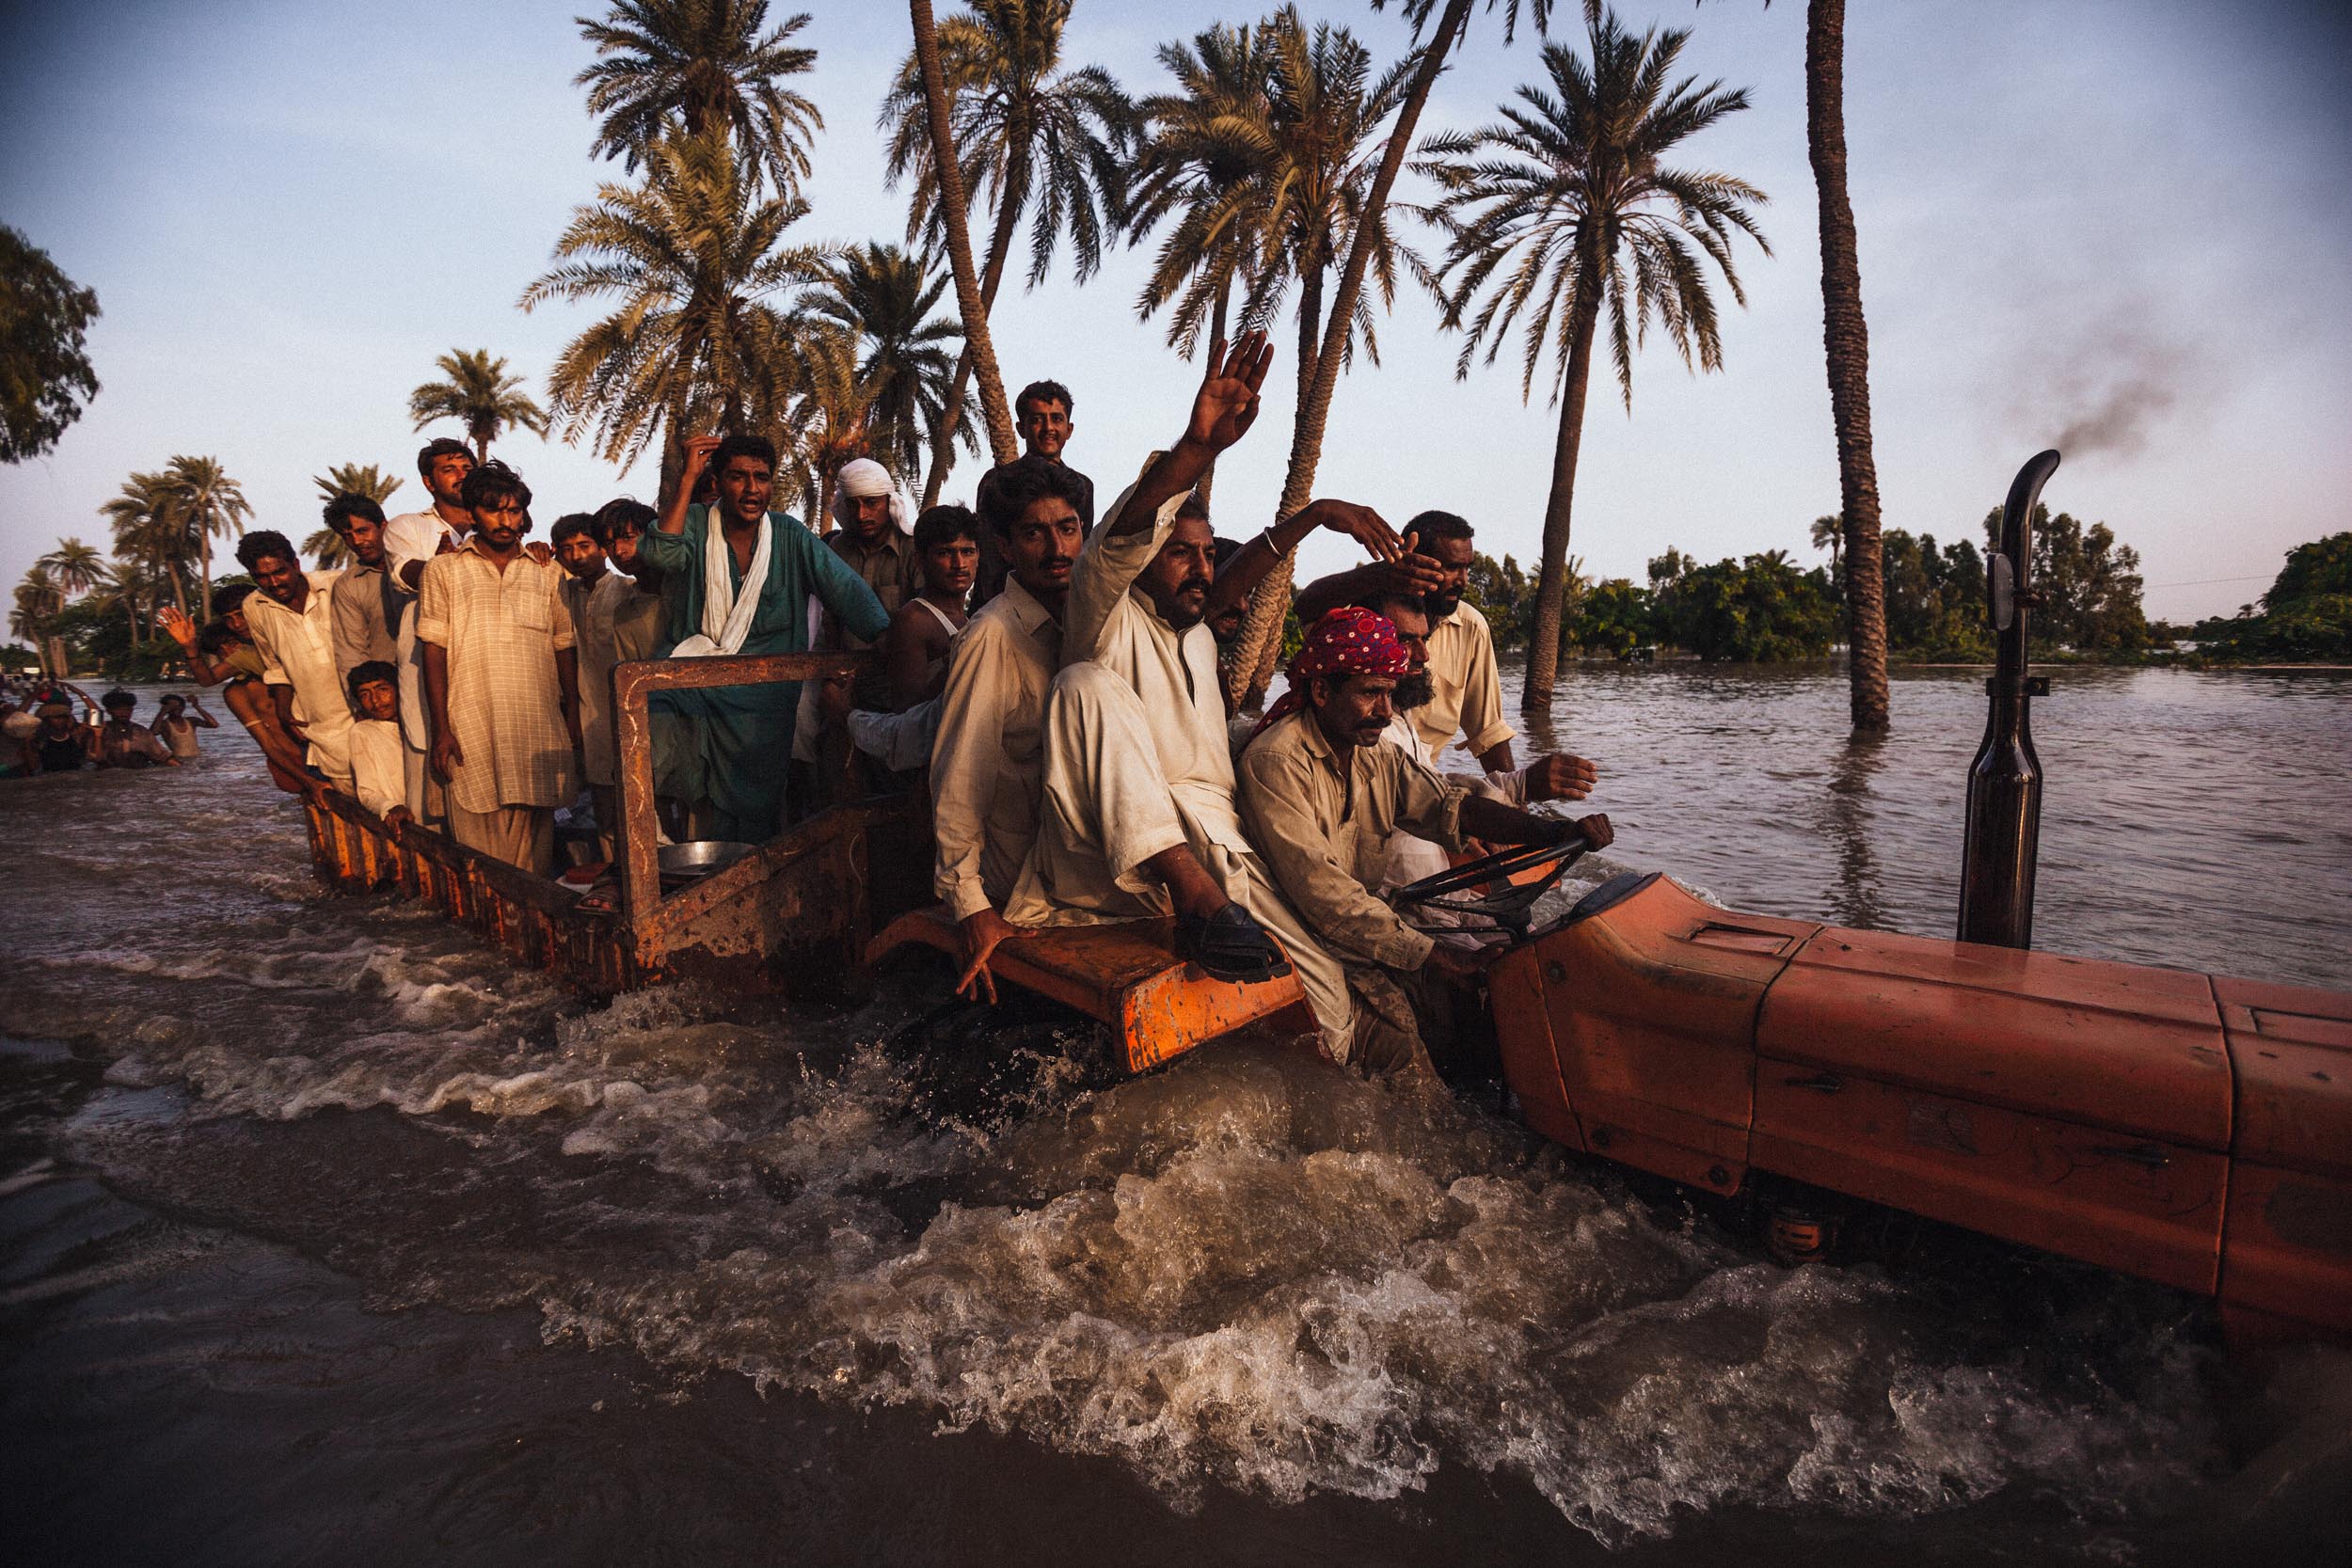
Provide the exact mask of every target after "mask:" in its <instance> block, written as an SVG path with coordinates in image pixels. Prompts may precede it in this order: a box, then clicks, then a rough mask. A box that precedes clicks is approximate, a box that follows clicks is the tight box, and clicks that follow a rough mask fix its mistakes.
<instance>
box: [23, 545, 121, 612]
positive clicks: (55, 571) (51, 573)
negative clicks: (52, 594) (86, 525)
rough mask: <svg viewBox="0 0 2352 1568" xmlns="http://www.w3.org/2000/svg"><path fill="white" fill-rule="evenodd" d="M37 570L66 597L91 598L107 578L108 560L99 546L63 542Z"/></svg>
mask: <svg viewBox="0 0 2352 1568" xmlns="http://www.w3.org/2000/svg"><path fill="white" fill-rule="evenodd" d="M33 564H34V567H35V569H36V570H39V571H40V572H43V573H45V574H47V577H48V579H49V581H50V582H51V583H53V584H55V585H56V588H57V590H58V591H59V592H60V593H61V594H63V595H64V596H65V597H66V598H72V596H73V595H74V594H87V593H88V592H89V590H90V589H92V588H93V587H95V586H97V584H98V583H99V582H100V580H101V579H103V578H104V577H105V575H106V558H105V557H104V556H103V555H102V554H101V553H99V550H98V547H97V546H95V545H86V544H84V543H82V541H81V540H79V539H60V540H58V541H57V547H56V549H54V550H51V551H50V552H49V553H48V554H47V555H44V556H42V557H41V558H40V560H39V561H37V562H34V563H33Z"/></svg>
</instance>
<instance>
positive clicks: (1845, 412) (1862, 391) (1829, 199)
mask: <svg viewBox="0 0 2352 1568" xmlns="http://www.w3.org/2000/svg"><path fill="white" fill-rule="evenodd" d="M1804 139H1805V150H1806V153H1807V155H1808V157H1809V158H1810V159H1811V161H1812V164H1813V188H1814V193H1815V195H1816V196H1817V197H1818V198H1820V212H1821V316H1822V322H1821V340H1822V342H1823V345H1824V346H1825V348H1826V349H1827V351H1828V358H1829V409H1830V422H1831V423H1832V424H1834V425H1835V426H1836V430H1837V494H1838V504H1839V506H1840V507H1841V508H1842V509H1843V512H1842V515H1844V517H1845V519H1846V677H1847V680H1848V682H1849V683H1850V692H1849V699H1848V701H1849V705H1850V708H1851V713H1852V716H1853V727H1854V728H1855V729H1856V730H1858V731H1862V732H1865V733H1870V734H1875V733H1878V732H1880V731H1883V730H1884V729H1886V728H1887V726H1888V724H1889V723H1890V720H1889V717H1888V712H1887V693H1886V561H1885V556H1884V553H1883V550H1882V549H1881V547H1880V543H1879V470H1878V460H1877V459H1876V457H1874V456H1873V455H1872V452H1871V446H1870V334H1869V327H1868V325H1867V323H1866V322H1865V321H1864V320H1863V318H1862V262H1861V259H1860V257H1859V256H1858V255H1857V254H1856V252H1855V248H1854V228H1853V202H1852V201H1851V198H1848V196H1847V195H1846V0H1810V3H1809V4H1808V5H1807V6H1806V8H1805V24H1804Z"/></svg>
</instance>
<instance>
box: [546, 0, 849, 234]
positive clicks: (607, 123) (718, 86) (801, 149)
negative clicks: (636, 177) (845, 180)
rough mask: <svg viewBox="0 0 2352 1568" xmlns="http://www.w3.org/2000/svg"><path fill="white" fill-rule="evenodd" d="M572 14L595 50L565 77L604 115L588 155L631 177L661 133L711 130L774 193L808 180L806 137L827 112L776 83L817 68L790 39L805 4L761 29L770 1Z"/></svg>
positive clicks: (685, 2)
mask: <svg viewBox="0 0 2352 1568" xmlns="http://www.w3.org/2000/svg"><path fill="white" fill-rule="evenodd" d="M574 20H575V21H576V22H577V23H578V24H579V25H580V35H581V36H582V37H583V38H585V39H587V40H588V41H589V42H591V43H593V44H595V45H596V54H597V55H598V56H600V57H599V58H598V59H597V61H596V64H594V65H592V66H590V67H589V68H588V69H587V70H585V71H581V72H580V74H579V75H578V76H576V77H574V78H573V79H572V84H573V86H575V87H586V88H587V89H588V112H589V113H590V114H593V115H599V116H601V117H603V118H602V119H601V120H600V121H599V122H598V124H597V126H596V142H595V144H594V145H593V146H592V147H590V148H589V153H590V155H591V156H594V157H602V158H614V157H617V158H619V159H620V160H621V166H622V167H623V168H624V169H626V170H628V172H629V173H631V174H634V173H635V172H636V171H637V166H638V165H639V164H641V163H644V162H648V161H649V160H650V158H651V155H652V150H653V148H654V147H655V145H656V144H657V143H659V142H660V141H662V140H663V139H664V138H666V137H668V136H670V135H674V134H675V133H678V132H683V133H684V134H685V135H689V136H698V135H702V134H703V133H704V132H706V131H716V132H718V133H719V135H721V136H723V137H726V138H730V139H732V140H733V141H734V143H735V144H736V145H737V146H738V147H739V148H740V149H741V150H742V152H743V156H744V158H745V160H746V162H748V163H749V164H750V165H751V166H752V167H753V169H754V171H755V176H756V177H758V178H761V179H764V180H765V181H766V182H768V183H769V184H770V185H771V186H772V187H773V189H774V190H775V193H776V194H777V195H778V196H789V195H792V194H794V193H796V192H797V191H798V190H799V189H800V184H801V182H802V181H803V180H805V179H806V178H808V173H809V162H808V147H807V143H808V140H809V138H810V137H811V136H812V135H814V134H815V133H817V132H818V131H821V130H823V129H824V125H825V117H824V116H823V115H821V114H819V113H818V112H817V105H816V104H815V103H811V102H809V100H808V99H806V98H804V97H803V96H802V95H801V94H799V93H797V92H791V91H787V89H786V88H784V87H781V86H779V85H778V84H779V83H780V82H781V81H782V79H783V78H785V77H787V76H801V75H805V74H807V73H808V72H809V71H812V70H814V69H815V67H816V65H817V51H816V50H814V49H805V48H801V47H798V46H796V45H794V44H793V43H792V42H791V39H792V36H793V35H794V34H795V33H798V32H799V31H800V30H801V29H802V28H803V27H805V26H807V25H808V14H807V13H806V12H805V11H803V12H802V13H801V14H799V15H797V16H793V17H789V18H787V20H786V21H785V23H784V24H783V25H782V26H780V27H777V28H776V29H775V30H773V31H772V32H768V33H762V32H761V30H760V29H761V28H762V27H763V26H765V25H766V24H767V20H768V4H767V0H615V3H614V5H613V7H612V14H611V15H609V16H608V17H606V19H605V20H604V21H602V22H591V21H589V20H588V19H587V18H586V17H577V18H575V19H574Z"/></svg>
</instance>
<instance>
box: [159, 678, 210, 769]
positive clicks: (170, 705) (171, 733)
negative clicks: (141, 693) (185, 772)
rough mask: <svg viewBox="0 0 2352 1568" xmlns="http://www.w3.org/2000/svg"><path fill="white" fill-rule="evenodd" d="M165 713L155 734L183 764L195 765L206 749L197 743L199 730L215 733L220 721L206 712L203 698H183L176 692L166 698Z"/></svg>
mask: <svg viewBox="0 0 2352 1568" xmlns="http://www.w3.org/2000/svg"><path fill="white" fill-rule="evenodd" d="M161 706H162V709H163V711H162V713H161V714H159V715H158V716H157V717H156V720H155V733H156V734H157V735H158V736H162V737H163V742H164V744H165V745H167V746H168V747H170V748H171V754H172V755H173V756H175V757H178V758H179V759H180V760H181V761H182V762H194V761H195V760H196V759H197V757H198V755H199V753H200V752H202V750H203V748H202V747H200V746H199V744H198V743H197V738H196V732H197V731H199V730H216V729H218V728H220V721H219V720H217V719H215V718H214V717H213V716H212V715H211V714H209V713H207V712H205V711H204V700H203V699H202V698H201V697H197V698H188V697H183V696H182V695H180V693H178V692H177V691H174V692H172V693H170V694H169V695H167V696H166V697H165V698H164V699H163V701H162V703H161Z"/></svg>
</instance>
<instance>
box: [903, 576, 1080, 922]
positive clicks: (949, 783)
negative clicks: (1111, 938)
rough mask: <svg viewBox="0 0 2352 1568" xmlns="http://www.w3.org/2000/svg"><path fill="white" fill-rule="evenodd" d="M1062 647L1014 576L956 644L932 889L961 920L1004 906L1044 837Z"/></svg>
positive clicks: (938, 765)
mask: <svg viewBox="0 0 2352 1568" xmlns="http://www.w3.org/2000/svg"><path fill="white" fill-rule="evenodd" d="M1061 643H1062V632H1061V625H1060V623H1059V622H1057V621H1056V620H1055V619H1054V616H1053V612H1052V611H1051V610H1047V609H1046V608H1045V607H1044V606H1043V605H1041V604H1040V603H1038V601H1037V599H1036V597H1035V596H1034V595H1033V594H1030V592H1029V591H1028V590H1027V589H1025V588H1024V587H1022V586H1021V583H1020V581H1019V579H1017V578H1006V579H1005V591H1004V592H1003V593H1001V594H997V595H996V597H994V598H993V599H991V600H989V601H988V603H986V604H984V605H982V606H981V607H980V608H979V609H978V610H975V611H974V612H973V614H972V618H971V619H970V620H968V621H966V622H965V623H964V625H963V629H962V630H961V631H960V632H958V633H957V634H956V636H955V639H954V641H952V642H950V643H949V644H948V649H947V688H946V691H945V692H943V693H942V694H941V697H940V711H939V737H938V739H937V740H935V741H934V742H932V745H931V818H932V824H933V827H934V830H935V832H936V836H937V838H938V845H939V848H938V860H937V863H936V866H935V869H934V874H933V879H932V883H933V888H934V890H935V891H936V892H937V893H938V895H939V897H940V899H941V901H942V902H944V903H945V904H946V906H947V908H948V911H950V912H951V913H953V914H954V915H955V917H956V918H957V919H958V920H963V919H967V918H969V917H970V916H972V915H974V914H977V913H978V912H979V911H981V910H984V909H999V910H1001V909H1002V908H1003V907H1004V903H1005V900H1006V898H1007V897H1008V896H1009V895H1010V894H1011V892H1012V885H1013V883H1014V881H1015V880H1016V879H1018V878H1019V877H1020V875H1021V863H1022V862H1023V861H1025V860H1026V859H1027V858H1028V855H1029V846H1030V844H1031V843H1032V842H1034V841H1035V839H1036V838H1037V813H1038V796H1039V793H1040V791H1041V788H1042V787H1043V785H1042V782H1041V776H1042V772H1043V769H1044V766H1045V763H1044V747H1045V736H1044V731H1045V698H1046V694H1047V693H1048V692H1049V691H1051V690H1052V689H1053V686H1054V674H1055V672H1056V671H1057V670H1058V669H1059V668H1060V667H1061Z"/></svg>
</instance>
